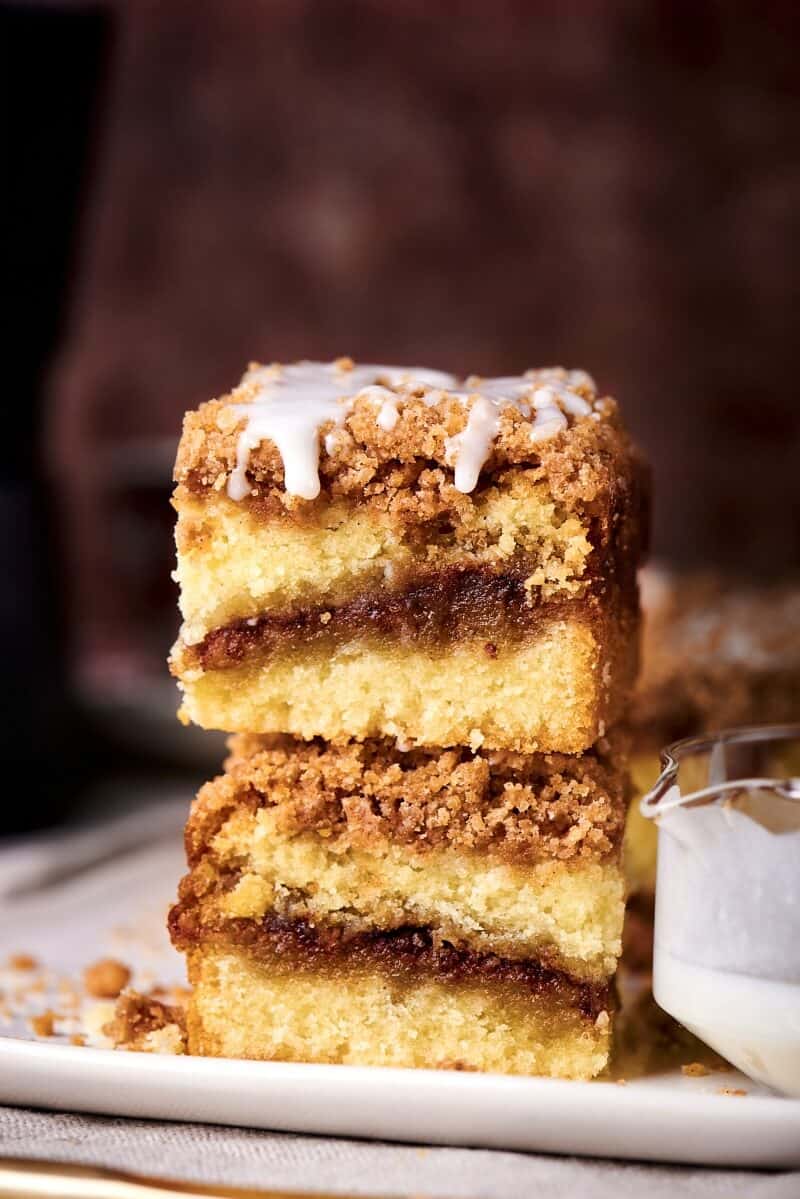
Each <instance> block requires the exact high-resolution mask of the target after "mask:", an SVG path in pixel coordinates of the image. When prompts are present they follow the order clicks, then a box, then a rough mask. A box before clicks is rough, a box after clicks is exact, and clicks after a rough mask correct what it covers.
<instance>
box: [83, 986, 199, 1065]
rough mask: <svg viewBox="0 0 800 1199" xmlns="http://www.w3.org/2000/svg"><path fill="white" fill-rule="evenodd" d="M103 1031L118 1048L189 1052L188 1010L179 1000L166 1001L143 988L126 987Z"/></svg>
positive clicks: (142, 1050) (143, 1050) (157, 1051)
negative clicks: (131, 988) (131, 989)
mask: <svg viewBox="0 0 800 1199" xmlns="http://www.w3.org/2000/svg"><path fill="white" fill-rule="evenodd" d="M103 1032H104V1033H105V1035H106V1036H107V1037H109V1039H110V1040H111V1041H112V1042H113V1044H114V1048H115V1049H128V1050H138V1051H140V1052H149V1053H185V1052H186V1014H185V1011H184V1008H183V1006H181V1005H179V1004H167V1003H162V1001H161V1000H160V999H154V998H153V997H152V995H145V994H142V993H141V992H139V991H123V993H122V994H121V995H120V997H119V998H118V1000H117V1003H116V1007H115V1009H114V1017H113V1019H112V1020H110V1021H109V1022H108V1024H106V1025H105V1027H104V1029H103Z"/></svg>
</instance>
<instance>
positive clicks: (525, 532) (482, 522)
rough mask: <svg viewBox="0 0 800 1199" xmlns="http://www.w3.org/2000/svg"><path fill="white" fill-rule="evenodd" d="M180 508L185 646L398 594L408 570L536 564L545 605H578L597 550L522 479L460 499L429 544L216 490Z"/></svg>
mask: <svg viewBox="0 0 800 1199" xmlns="http://www.w3.org/2000/svg"><path fill="white" fill-rule="evenodd" d="M176 505H177V508H178V527H177V533H176V537H177V543H178V567H177V571H176V573H175V579H176V581H177V582H178V584H179V585H180V589H181V598H180V607H181V613H182V615H183V619H184V627H183V630H182V636H183V640H184V642H185V643H186V644H187V645H190V644H195V643H196V642H199V641H201V640H202V638H203V637H204V636H205V635H206V633H208V632H210V631H211V630H213V629H216V628H221V627H224V626H225V625H228V624H231V623H233V622H235V621H238V620H241V619H243V618H245V617H251V616H254V615H259V614H262V613H265V612H271V611H276V612H281V613H284V612H291V611H296V610H298V609H301V608H304V607H308V606H315V605H318V604H330V605H331V606H336V605H338V604H341V603H343V602H345V601H346V600H348V599H350V598H352V597H353V596H354V595H355V594H357V593H358V592H363V591H365V590H381V591H385V590H387V589H388V590H391V588H392V586H393V585H394V581H395V577H396V576H398V575H402V573H403V571H407V570H409V569H413V570H415V571H430V570H431V569H435V568H438V567H443V566H448V565H452V564H454V563H462V564H475V565H477V564H490V565H492V564H494V565H502V564H503V563H504V562H507V561H508V560H509V559H511V558H512V557H514V555H519V554H520V553H523V554H525V555H526V556H527V557H529V558H530V559H531V560H532V562H533V563H534V565H533V567H532V570H531V575H530V580H529V582H530V586H531V587H532V588H534V587H535V588H537V589H538V590H539V591H540V594H541V595H542V596H543V598H549V597H551V596H554V595H564V596H569V595H570V594H572V593H574V592H575V591H577V590H578V589H579V588H580V586H581V582H580V581H581V577H582V576H583V574H584V571H585V567H586V560H587V558H588V556H589V553H590V552H591V548H592V547H591V544H590V542H589V539H588V535H587V534H588V530H587V529H586V528H585V527H584V525H583V524H582V522H581V521H580V519H579V518H578V517H577V516H576V515H574V514H571V515H567V514H565V513H564V512H563V511H562V510H561V509H560V508H559V507H558V505H557V504H556V503H555V502H554V500H553V499H552V498H551V497H550V493H549V491H548V489H547V487H546V486H545V485H544V484H542V483H534V482H532V480H531V479H530V476H529V472H526V471H522V470H521V471H518V472H516V473H514V474H512V475H511V476H510V477H509V479H508V480H507V482H506V483H505V485H504V486H503V487H488V488H486V490H485V491H482V492H481V493H480V494H479V495H478V496H476V497H475V498H474V499H473V498H472V497H466V496H459V497H457V499H454V503H453V509H452V512H451V519H450V520H448V521H446V522H439V523H438V524H437V523H436V522H433V523H432V526H431V527H426V528H425V529H424V536H423V535H422V534H421V531H420V528H419V527H418V525H417V524H416V523H412V522H408V521H404V520H403V519H402V512H400V513H395V512H391V511H390V512H387V511H381V510H378V509H377V508H376V507H374V506H370V505H369V504H362V505H354V504H352V503H347V502H345V501H343V500H339V501H334V502H332V503H330V504H327V505H324V506H321V507H320V508H319V510H318V512H315V514H314V515H313V517H312V516H310V515H308V514H306V515H305V517H304V519H302V520H300V519H294V520H293V519H292V518H291V516H290V515H288V514H286V513H282V514H280V515H276V516H274V517H273V518H267V517H265V516H264V515H263V514H258V513H253V512H252V511H251V510H250V509H248V507H247V506H246V505H245V504H242V503H236V502H234V501H233V500H230V499H228V497H227V496H226V495H225V493H224V492H216V491H209V492H206V493H204V494H203V495H202V497H201V496H198V495H196V494H193V493H191V492H189V491H186V490H184V491H182V492H180V493H179V496H178V497H177V500H176ZM443 524H444V525H446V526H447V527H446V528H445V527H443Z"/></svg>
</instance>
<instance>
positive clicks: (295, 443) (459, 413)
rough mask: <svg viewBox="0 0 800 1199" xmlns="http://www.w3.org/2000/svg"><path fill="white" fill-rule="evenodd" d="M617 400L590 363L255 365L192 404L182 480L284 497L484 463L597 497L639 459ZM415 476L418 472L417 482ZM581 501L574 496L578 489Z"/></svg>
mask: <svg viewBox="0 0 800 1199" xmlns="http://www.w3.org/2000/svg"><path fill="white" fill-rule="evenodd" d="M630 452H631V451H630V447H629V445H628V443H627V439H626V438H625V436H624V434H623V432H622V430H621V427H620V425H619V420H618V415H617V406H616V404H615V402H614V401H613V400H612V399H610V398H608V397H602V398H599V397H598V395H597V391H596V388H595V386H594V383H593V381H592V380H591V379H590V377H589V376H588V375H586V374H585V373H584V372H583V371H566V370H563V369H562V368H548V369H545V370H538V371H528V372H526V373H525V374H524V375H520V376H515V377H511V378H500V379H480V378H478V377H476V376H473V377H471V378H468V379H465V380H463V381H459V380H457V379H456V378H455V377H454V376H449V375H443V374H442V373H441V372H431V371H427V370H415V371H407V370H405V369H404V368H396V367H367V366H365V367H355V366H352V365H351V366H349V367H346V368H342V367H340V366H338V365H337V364H333V365H326V364H320V363H298V364H295V365H293V366H287V367H280V366H271V367H260V366H252V367H251V369H250V370H249V371H248V373H247V374H246V375H245V377H244V379H243V381H242V383H241V384H240V386H239V387H238V388H236V389H235V390H234V391H233V392H232V393H231V394H230V395H227V396H224V397H222V398H221V399H217V400H212V401H210V402H209V403H207V404H203V405H202V406H201V407H200V408H199V409H198V410H197V411H196V412H190V413H188V414H187V416H186V419H185V422H184V431H183V437H182V439H181V444H180V447H179V450H178V457H177V462H176V467H175V478H176V481H177V482H179V483H187V484H189V485H190V486H192V487H193V488H195V489H207V488H213V489H216V490H222V489H225V490H227V492H228V494H229V495H230V496H231V497H232V498H234V499H236V500H242V499H244V498H246V497H247V498H248V499H250V498H253V497H255V498H259V499H263V498H264V496H265V494H266V495H271V494H274V496H275V497H276V498H277V499H278V500H279V502H280V503H281V504H282V506H283V507H284V508H288V509H292V508H296V507H297V506H298V504H299V505H301V506H302V504H303V503H304V502H305V504H306V505H307V504H308V503H309V502H310V501H313V500H314V499H315V498H316V497H317V496H319V495H320V492H321V491H325V492H326V493H330V494H337V493H338V494H341V495H346V494H350V495H358V494H359V493H363V491H364V488H365V487H368V486H371V487H373V488H375V489H376V490H380V489H381V488H382V487H386V486H389V487H394V488H396V486H397V480H396V479H395V480H393V481H392V480H391V476H392V474H393V472H397V471H398V470H399V471H400V473H401V475H402V474H407V473H408V471H409V469H410V470H411V471H412V473H413V472H414V471H416V473H419V471H420V470H426V471H434V472H436V471H439V472H441V473H442V476H443V478H446V479H449V480H450V486H452V487H453V489H454V490H455V491H456V493H459V492H460V493H462V494H469V493H470V492H472V491H474V490H475V488H476V487H477V485H478V481H479V477H480V475H481V472H482V471H483V470H484V469H488V470H490V471H493V470H496V469H500V468H502V467H503V466H509V465H520V464H525V465H528V466H534V467H541V468H542V471H543V473H544V474H546V475H547V477H548V479H551V478H552V480H553V485H554V488H555V489H556V490H558V488H559V487H561V488H567V489H571V490H572V493H573V496H574V494H575V492H576V490H577V491H579V492H581V493H582V494H584V495H585V496H586V498H588V499H591V495H592V493H594V494H595V495H596V494H599V491H600V490H601V487H602V486H604V487H605V490H608V489H609V488H611V489H614V487H615V485H616V484H617V483H618V481H619V478H620V476H624V475H625V474H626V471H625V469H624V467H622V466H621V465H620V469H616V466H615V462H616V460H619V459H621V458H622V457H623V456H625V455H627V456H628V457H629V456H630ZM408 485H409V484H408V480H407V479H406V481H405V486H406V487H407V486H408ZM565 498H567V499H568V498H569V497H565Z"/></svg>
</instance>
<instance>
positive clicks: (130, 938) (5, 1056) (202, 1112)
mask: <svg viewBox="0 0 800 1199" xmlns="http://www.w3.org/2000/svg"><path fill="white" fill-rule="evenodd" d="M176 841H177V832H176ZM181 870H182V858H181V854H180V849H179V847H178V846H177V845H176V844H172V845H168V846H163V845H162V846H161V848H158V849H146V850H140V851H138V852H136V853H129V854H127V856H126V857H125V858H124V859H122V860H120V859H117V860H116V861H115V862H113V863H111V864H106V865H103V866H98V867H94V868H92V869H90V870H86V871H83V872H82V873H80V874H78V875H77V876H75V877H72V878H70V879H67V880H63V879H61V880H58V881H56V882H53V883H52V885H50V886H48V887H46V888H44V889H41V888H40V889H38V890H37V892H36V893H35V894H34V895H32V896H31V897H19V898H17V899H14V900H6V901H4V902H3V904H2V910H0V961H2V960H4V959H5V957H6V956H7V955H8V954H10V953H14V952H17V951H24V952H28V953H31V954H34V955H35V956H37V957H39V958H40V960H41V961H42V962H43V963H44V964H46V965H47V967H48V969H50V970H51V971H53V972H56V973H58V974H59V975H60V976H62V977H63V976H64V975H71V976H72V977H74V978H79V977H80V974H81V971H82V969H83V967H84V966H85V965H87V964H88V963H89V962H91V961H93V960H95V959H96V958H98V957H101V956H105V955H107V954H112V955H114V956H117V957H120V958H122V959H123V960H125V961H126V962H129V963H131V964H132V965H133V966H134V968H135V972H136V973H135V976H134V983H135V984H136V983H137V982H138V983H140V984H146V983H147V982H152V981H153V980H154V978H156V979H158V980H159V981H161V980H163V981H165V982H172V981H177V980H179V979H180V977H181V974H182V964H181V962H180V959H179V958H178V957H177V955H175V954H174V952H173V951H172V949H171V948H170V947H169V945H168V942H167V940H166V936H165V935H164V932H163V925H164V914H165V911H166V907H167V905H168V903H169V901H170V899H171V898H172V896H173V895H174V894H175V886H176V881H177V877H178V875H179V874H180V872H181ZM120 926H123V927H120ZM12 982H13V980H12ZM4 984H5V986H6V988H7V987H8V974H7V973H6V974H5V977H4V978H2V979H0V989H2V988H3V986H4ZM38 1002H39V1003H40V1004H41V1006H44V1005H45V1003H46V1002H47V997H46V996H44V995H43V996H41V997H40V998H39V1000H38ZM5 1031H6V1032H7V1033H8V1034H9V1035H7V1036H4V1037H0V1102H5V1103H12V1104H21V1105H30V1106H34V1107H42V1108H58V1109H65V1110H68V1111H82V1112H96V1113H102V1114H106V1115H115V1116H135V1117H143V1118H152V1119H164V1120H182V1121H185V1120H189V1121H198V1122H204V1123H214V1124H235V1125H244V1126H246V1127H251V1128H264V1129H274V1130H285V1131H293V1132H307V1133H316V1134H328V1135H331V1136H348V1137H377V1138H381V1139H386V1140H394V1141H412V1142H422V1143H425V1142H427V1143H429V1144H445V1145H471V1146H483V1147H487V1148H496V1149H516V1150H531V1151H538V1152H548V1153H569V1154H581V1155H590V1156H598V1157H616V1158H634V1159H637V1158H638V1159H640V1160H651V1161H670V1162H692V1163H699V1164H706V1165H724V1166H753V1167H756V1166H758V1167H783V1168H785V1167H792V1166H794V1167H797V1166H800V1101H799V1100H791V1099H784V1098H781V1097H779V1096H776V1095H774V1094H772V1093H770V1092H769V1091H767V1090H766V1089H765V1088H763V1087H759V1086H757V1085H756V1084H755V1083H752V1082H750V1080H749V1079H745V1078H743V1077H742V1076H741V1075H738V1074H731V1073H725V1074H710V1075H706V1076H703V1077H700V1078H687V1077H684V1076H683V1075H682V1074H681V1073H680V1071H675V1072H670V1073H666V1074H662V1075H656V1076H652V1077H649V1078H644V1079H636V1080H633V1079H632V1080H631V1081H629V1082H628V1083H627V1084H626V1085H624V1086H623V1085H620V1084H618V1083H613V1082H593V1083H578V1082H561V1081H556V1080H552V1079H541V1078H508V1077H504V1076H500V1075H480V1074H461V1073H449V1072H443V1071H427V1070H426V1071H411V1070H382V1069H366V1068H357V1067H352V1066H315V1065H302V1064H294V1063H283V1062H241V1061H222V1060H216V1059H211V1058H189V1057H168V1056H159V1055H152V1054H139V1053H120V1052H115V1051H113V1050H107V1049H99V1048H89V1047H83V1048H79V1047H75V1046H71V1045H69V1044H67V1043H66V1038H65V1037H56V1038H48V1039H46V1040H42V1039H38V1040H37V1039H34V1038H33V1035H32V1033H31V1032H30V1030H29V1027H28V1025H27V1022H26V1020H25V1019H23V1018H17V1019H16V1020H12V1021H10V1022H9V1021H7V1026H6V1030H5ZM724 1088H727V1089H728V1090H737V1089H742V1090H744V1091H745V1092H746V1094H745V1095H731V1094H722V1093H720V1092H721V1091H722V1090H723V1089H724Z"/></svg>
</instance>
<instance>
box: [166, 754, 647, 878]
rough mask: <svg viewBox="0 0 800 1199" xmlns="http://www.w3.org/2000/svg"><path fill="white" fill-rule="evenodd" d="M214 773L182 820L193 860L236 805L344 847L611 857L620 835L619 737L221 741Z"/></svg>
mask: <svg viewBox="0 0 800 1199" xmlns="http://www.w3.org/2000/svg"><path fill="white" fill-rule="evenodd" d="M229 746H230V750H231V756H230V757H229V759H228V761H227V763H226V773H225V774H224V775H221V776H220V777H218V778H216V779H214V780H213V781H212V782H210V783H207V784H206V785H205V786H204V787H203V788H202V789H201V790H200V793H199V795H198V797H197V800H196V801H195V804H194V807H193V809H192V815H191V817H190V820H189V822H188V825H187V830H186V840H187V851H188V855H189V860H190V862H197V861H198V860H199V859H200V858H201V857H202V856H203V855H204V854H205V853H206V852H207V851H208V848H209V844H210V842H211V841H212V840H213V838H214V836H215V835H216V833H217V832H218V831H219V830H220V828H222V826H223V825H224V823H225V822H226V820H227V819H228V818H229V817H230V816H231V815H232V814H233V813H234V812H235V811H236V810H237V809H240V808H242V807H245V808H246V807H248V806H249V807H251V808H253V809H256V808H259V807H262V806H271V807H273V808H274V809H276V811H277V815H278V820H279V825H280V829H281V831H282V832H284V833H287V834H289V835H292V834H295V833H300V832H303V831H307V830H309V829H313V830H315V831H316V832H317V834H318V835H320V836H324V837H326V838H328V839H332V841H333V842H334V843H335V844H337V846H340V847H341V848H342V849H344V848H345V847H347V846H350V845H352V846H362V847H365V848H366V847H369V846H374V845H375V844H376V843H381V842H384V841H387V840H388V841H391V842H393V843H403V844H413V846H414V848H415V849H419V850H421V851H422V850H425V849H426V848H431V849H433V848H440V847H447V846H459V847H460V848H462V849H467V850H470V851H476V852H480V851H490V852H493V853H495V854H496V855H497V856H498V857H500V858H507V859H509V860H516V859H523V860H539V859H544V858H553V859H556V860H560V861H568V860H571V859H595V860H598V859H607V858H613V857H614V856H615V855H616V854H617V853H618V852H619V848H620V843H621V836H622V828H623V824H624V813H625V803H626V797H625V790H626V788H625V771H624V761H623V760H622V759H621V757H620V754H621V745H620V743H619V742H615V743H614V747H613V749H612V748H610V747H609V743H607V742H606V743H605V752H604V749H603V746H601V748H600V750H599V751H597V750H595V751H592V752H589V753H586V754H583V755H565V754H534V755H527V754H516V753H511V752H502V751H497V752H493V751H478V752H473V751H471V750H470V749H468V748H466V747H460V748H454V749H448V750H438V749H424V748H417V749H412V750H409V751H407V752H401V751H400V750H396V749H394V748H393V747H391V746H388V745H387V744H386V743H385V742H383V741H380V740H372V741H366V742H363V743H359V742H349V743H347V744H345V745H340V746H337V745H326V744H325V743H323V742H319V741H317V742H302V741H294V740H293V739H292V738H290V737H257V736H249V735H247V734H243V735H239V736H235V737H232V738H231V740H230V742H229Z"/></svg>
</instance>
